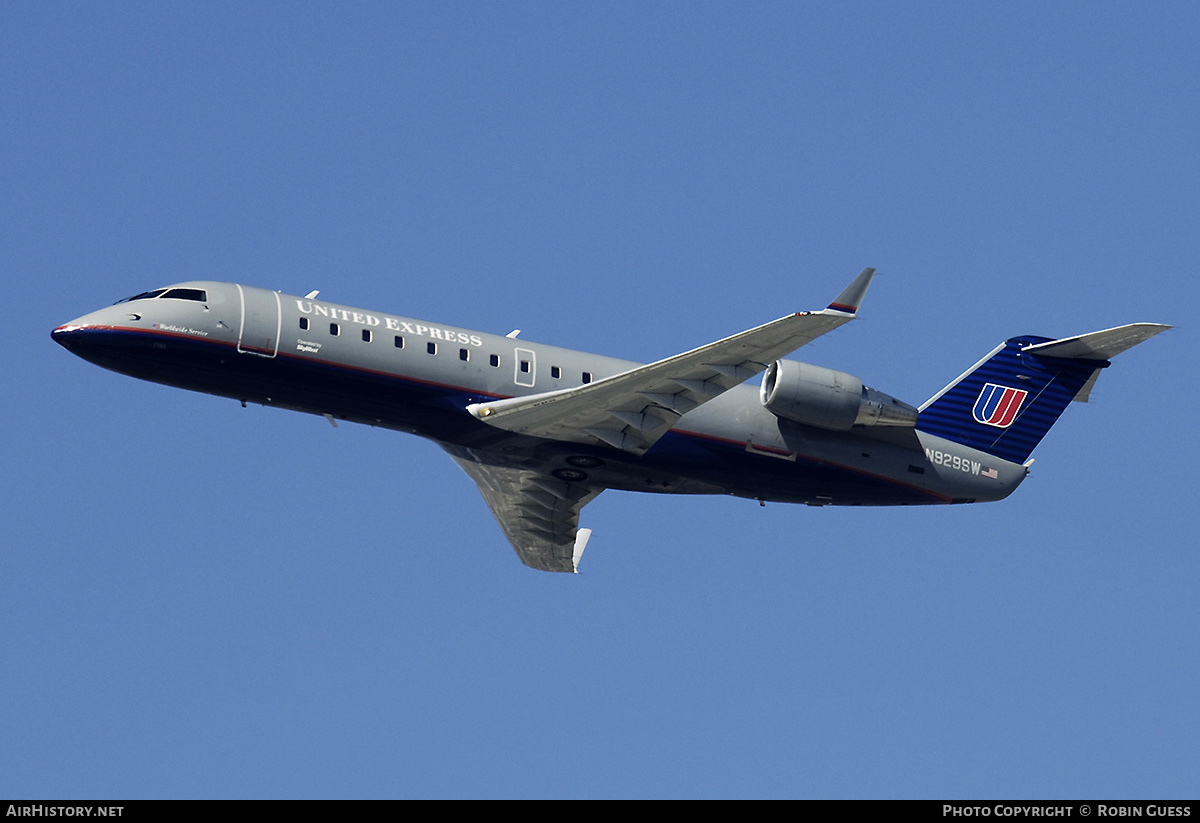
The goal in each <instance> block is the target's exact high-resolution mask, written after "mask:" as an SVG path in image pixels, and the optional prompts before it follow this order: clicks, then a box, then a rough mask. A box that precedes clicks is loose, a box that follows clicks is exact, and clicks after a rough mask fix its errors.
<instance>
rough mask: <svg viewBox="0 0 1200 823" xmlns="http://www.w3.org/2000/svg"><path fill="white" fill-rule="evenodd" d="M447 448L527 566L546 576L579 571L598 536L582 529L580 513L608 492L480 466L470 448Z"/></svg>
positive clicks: (530, 472)
mask: <svg viewBox="0 0 1200 823" xmlns="http://www.w3.org/2000/svg"><path fill="white" fill-rule="evenodd" d="M446 450H447V451H448V452H449V453H450V456H451V457H453V458H454V462H456V463H458V465H459V466H460V467H461V468H462V470H463V471H465V472H466V473H467V475H468V476H469V477H470V478H471V479H472V480H474V481H475V485H477V486H478V487H479V492H480V493H481V494H482V495H483V499H484V500H485V501H487V504H488V508H490V509H491V510H492V516H493V517H495V518H496V522H497V523H499V524H500V528H501V529H503V531H504V536H505V537H507V538H508V542H510V543H512V547H513V548H514V549H515V550H516V552H517V557H519V558H521V562H522V563H524V564H525V565H526V566H529V567H531V568H534V569H540V570H542V571H546V572H573V571H576V569H577V567H578V566H579V558H580V557H581V556H582V555H583V550H584V547H586V546H587V541H588V538H589V537H590V536H591V534H592V531H591V529H581V528H579V511H580V509H582V508H583V507H584V506H585V505H587V503H589V502H590V501H591V500H592V499H593V498H594V497H596V495H598V494H600V492H602V491H604V489H603V488H597V487H592V486H586V485H581V484H579V483H567V482H564V481H562V480H558V479H556V478H554V477H550V476H548V475H545V474H542V473H540V472H537V471H533V470H530V469H519V468H508V467H503V466H493V465H490V464H487V463H479V462H476V461H475V460H473V459H472V457H471V455H470V453H469V451H467V450H465V449H464V450H458V449H455V450H453V451H451V450H450V448H447V449H446Z"/></svg>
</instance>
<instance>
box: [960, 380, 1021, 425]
mask: <svg viewBox="0 0 1200 823" xmlns="http://www.w3.org/2000/svg"><path fill="white" fill-rule="evenodd" d="M1027 394H1029V392H1027V391H1022V390H1021V389H1010V388H1009V387H1008V386H1001V385H999V384H997V383H985V384H984V386H983V390H982V391H980V392H979V397H978V398H976V400H975V407H974V408H973V409H971V416H972V417H974V418H975V422H976V423H983V424H984V425H985V426H995V427H996V428H999V429H1007V428H1008V427H1009V426H1011V425H1012V424H1013V421H1014V420H1016V419H1017V412H1018V411H1020V409H1021V403H1023V402H1024V401H1025V396H1026V395H1027Z"/></svg>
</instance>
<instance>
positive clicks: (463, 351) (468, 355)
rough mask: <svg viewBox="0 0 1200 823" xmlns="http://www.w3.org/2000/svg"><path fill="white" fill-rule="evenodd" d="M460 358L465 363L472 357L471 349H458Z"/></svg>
mask: <svg viewBox="0 0 1200 823" xmlns="http://www.w3.org/2000/svg"><path fill="white" fill-rule="evenodd" d="M458 359H459V360H461V361H463V362H464V363H465V362H467V361H468V360H470V359H471V353H470V352H469V351H467V350H466V349H459V350H458Z"/></svg>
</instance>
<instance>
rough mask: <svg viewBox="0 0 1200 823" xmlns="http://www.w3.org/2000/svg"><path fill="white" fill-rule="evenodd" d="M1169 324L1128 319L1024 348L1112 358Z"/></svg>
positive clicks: (1045, 353)
mask: <svg viewBox="0 0 1200 823" xmlns="http://www.w3.org/2000/svg"><path fill="white" fill-rule="evenodd" d="M1169 328H1171V327H1170V326H1164V325H1163V324H1161V323H1130V324H1129V325H1128V326H1117V328H1115V329H1105V330H1104V331H1094V332H1092V333H1091V334H1080V335H1077V336H1075V337H1064V338H1063V339H1062V340H1052V341H1050V342H1049V343H1037V344H1035V345H1032V346H1029V347H1027V348H1026V349H1025V351H1027V352H1029V353H1030V354H1036V355H1041V356H1043V357H1069V358H1073V359H1083V360H1111V359H1112V358H1114V357H1116V356H1117V355H1118V354H1120V353H1121V352H1123V351H1125V350H1127V349H1132V348H1133V347H1134V346H1136V345H1137V344H1138V343H1143V342H1145V341H1147V340H1149V339H1150V338H1151V337H1153V336H1154V335H1156V334H1158V333H1159V332H1164V331H1166V330H1167V329H1169Z"/></svg>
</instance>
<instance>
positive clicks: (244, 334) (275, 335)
mask: <svg viewBox="0 0 1200 823" xmlns="http://www.w3.org/2000/svg"><path fill="white" fill-rule="evenodd" d="M237 289H238V295H239V296H240V297H241V301H242V317H241V324H240V325H239V326H238V344H237V350H238V352H239V353H240V354H257V355H258V356H259V357H274V356H275V355H277V354H279V333H280V330H281V327H282V323H283V309H282V307H281V306H280V304H279V292H277V291H267V290H266V289H255V288H250V287H248V286H245V287H243V286H238V287H237Z"/></svg>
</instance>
